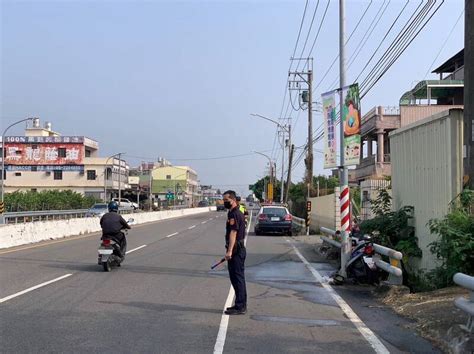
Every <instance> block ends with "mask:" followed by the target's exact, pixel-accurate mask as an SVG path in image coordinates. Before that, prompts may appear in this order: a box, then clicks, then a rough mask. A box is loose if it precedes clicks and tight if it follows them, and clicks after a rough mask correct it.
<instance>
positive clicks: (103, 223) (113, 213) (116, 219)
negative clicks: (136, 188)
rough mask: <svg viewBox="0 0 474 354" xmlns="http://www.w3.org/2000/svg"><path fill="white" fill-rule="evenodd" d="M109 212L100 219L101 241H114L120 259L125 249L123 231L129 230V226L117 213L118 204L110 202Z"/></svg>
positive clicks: (125, 242)
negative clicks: (105, 239)
mask: <svg viewBox="0 0 474 354" xmlns="http://www.w3.org/2000/svg"><path fill="white" fill-rule="evenodd" d="M108 209H109V212H108V213H106V214H104V216H102V218H101V219H100V227H101V228H102V238H101V240H102V239H104V238H111V239H113V240H114V241H116V242H118V244H119V245H120V255H119V257H121V258H122V259H123V258H124V256H125V251H126V247H127V239H126V238H125V235H124V233H123V232H122V230H123V229H130V228H131V227H130V225H128V223H127V222H126V221H125V219H124V218H123V217H122V215H120V214H119V213H118V209H119V206H118V203H117V202H115V201H111V202H110V203H109V204H108Z"/></svg>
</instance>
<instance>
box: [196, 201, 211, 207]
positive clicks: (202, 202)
mask: <svg viewBox="0 0 474 354" xmlns="http://www.w3.org/2000/svg"><path fill="white" fill-rule="evenodd" d="M208 206H209V202H208V201H207V200H201V201H200V202H199V203H198V207H199V208H203V207H208Z"/></svg>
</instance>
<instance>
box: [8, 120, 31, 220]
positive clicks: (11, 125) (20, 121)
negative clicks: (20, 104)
mask: <svg viewBox="0 0 474 354" xmlns="http://www.w3.org/2000/svg"><path fill="white" fill-rule="evenodd" d="M31 120H33V118H25V119H21V120H19V121H17V122H15V123H13V124H10V125H9V126H8V127H7V128H6V129H5V130H4V131H3V133H2V204H3V202H4V201H5V196H4V194H5V176H6V173H5V135H6V134H7V131H8V130H9V129H10V128H11V127H13V126H15V125H17V124H20V123H23V122H28V121H31ZM1 221H2V224H3V221H4V217H3V214H2V219H1Z"/></svg>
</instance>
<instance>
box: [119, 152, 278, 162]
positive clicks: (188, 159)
mask: <svg viewBox="0 0 474 354" xmlns="http://www.w3.org/2000/svg"><path fill="white" fill-rule="evenodd" d="M269 151H270V150H262V152H269ZM251 155H255V153H254V152H248V153H245V154H238V155H227V156H216V157H202V158H187V159H186V158H179V159H176V158H167V160H170V161H210V160H224V159H232V158H237V157H243V156H251ZM126 156H127V157H131V158H135V159H143V160H155V159H156V157H149V156H147V157H146V156H134V155H129V154H126Z"/></svg>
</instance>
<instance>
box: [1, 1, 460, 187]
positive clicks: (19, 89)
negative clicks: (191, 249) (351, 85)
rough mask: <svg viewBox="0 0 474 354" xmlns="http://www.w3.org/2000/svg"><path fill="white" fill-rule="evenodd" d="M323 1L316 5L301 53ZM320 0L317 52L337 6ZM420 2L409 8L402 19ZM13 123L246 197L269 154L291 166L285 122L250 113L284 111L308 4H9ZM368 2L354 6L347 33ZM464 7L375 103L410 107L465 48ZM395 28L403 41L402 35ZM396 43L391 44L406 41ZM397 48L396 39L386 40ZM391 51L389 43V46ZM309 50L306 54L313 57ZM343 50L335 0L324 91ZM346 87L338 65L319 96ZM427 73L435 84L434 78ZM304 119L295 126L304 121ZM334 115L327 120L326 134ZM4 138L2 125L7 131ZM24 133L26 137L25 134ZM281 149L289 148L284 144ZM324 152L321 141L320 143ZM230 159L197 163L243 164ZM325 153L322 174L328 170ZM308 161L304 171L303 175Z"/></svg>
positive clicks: (408, 60) (366, 52)
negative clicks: (165, 165)
mask: <svg viewBox="0 0 474 354" xmlns="http://www.w3.org/2000/svg"><path fill="white" fill-rule="evenodd" d="M317 3H318V1H316V0H310V1H309V5H308V10H307V15H306V21H305V25H304V26H303V30H302V35H301V40H300V46H299V48H298V50H297V55H299V53H300V51H301V49H302V44H303V43H304V39H305V38H306V33H307V32H308V27H309V23H310V20H311V17H312V14H313V11H314V9H315V6H316V4H317ZM326 3H327V1H326V0H321V1H320V4H319V9H318V12H317V14H316V17H315V21H314V25H313V31H312V34H311V36H310V37H309V42H308V46H307V47H308V49H309V47H310V44H312V42H313V38H314V36H315V33H316V31H317V27H318V26H319V23H320V20H321V17H322V14H323V12H324V9H325V7H326ZM383 3H384V2H383V1H382V0H374V1H372V4H371V6H370V7H369V10H368V12H367V15H366V17H365V18H364V20H363V21H362V22H361V25H360V27H359V28H358V30H357V31H356V32H355V34H354V36H353V38H352V39H351V41H350V43H349V44H348V45H347V51H348V56H350V55H351V54H353V53H354V51H355V48H356V47H357V45H358V44H359V42H360V41H361V39H362V38H363V36H364V34H365V33H366V31H367V29H368V28H369V25H370V23H371V21H372V20H373V18H374V17H375V15H376V13H377V11H378V10H379V8H381V6H382V5H383ZM405 3H406V1H401V0H395V1H393V0H392V1H390V3H389V5H388V8H387V10H386V12H385V14H384V16H383V17H382V19H381V21H380V23H379V24H378V27H377V28H376V30H375V31H374V32H373V34H372V35H371V37H370V39H369V41H368V42H367V44H366V46H365V47H364V48H363V49H362V51H361V52H360V54H359V56H358V57H357V59H356V60H355V61H354V63H353V65H352V67H351V68H350V69H349V70H348V81H350V80H354V79H355V77H356V76H357V75H358V74H359V73H360V71H361V70H362V68H363V67H364V63H365V62H366V61H367V60H368V58H369V56H370V54H371V53H372V51H373V50H374V49H375V48H376V47H377V45H378V43H379V41H380V40H381V39H382V37H383V35H384V33H385V31H386V30H387V29H388V28H389V27H390V25H391V23H392V21H393V20H394V19H395V17H396V15H397V14H398V13H399V11H400V10H401V9H402V7H403V6H404V5H405ZM419 3H420V0H417V1H410V2H409V4H408V6H407V8H406V10H405V12H404V13H403V14H402V16H401V18H400V22H399V24H402V23H404V22H405V21H406V20H407V19H408V17H409V16H410V15H411V14H412V13H413V11H414V9H415V8H416V7H417V6H418V4H419ZM1 4H2V5H1V11H2V14H1V31H2V34H1V42H2V43H1V44H2V46H1V50H2V52H1V111H0V117H1V125H2V126H5V125H7V123H11V122H14V121H15V120H18V119H21V118H23V117H28V116H37V117H40V118H41V119H42V121H43V122H44V121H51V122H52V124H53V129H54V130H56V131H59V132H61V133H62V134H63V135H85V136H88V137H91V138H93V139H96V140H98V141H99V143H100V149H101V153H102V155H103V156H108V155H110V154H113V153H116V152H121V151H124V152H126V153H127V154H128V156H129V157H128V158H127V159H128V161H129V162H130V164H131V165H137V164H138V163H139V162H140V161H142V160H144V161H146V160H156V159H157V158H158V157H165V158H167V159H169V160H171V161H172V162H173V163H175V164H187V165H190V166H191V167H193V168H194V169H195V170H196V171H197V172H198V174H199V179H200V180H201V183H203V184H213V185H215V186H220V187H221V188H227V187H233V188H236V189H237V190H238V191H239V192H240V193H244V192H246V191H247V188H246V186H247V185H248V184H249V183H253V182H255V181H256V180H257V179H258V178H260V177H262V176H263V175H264V169H265V164H266V159H265V158H264V157H262V156H259V155H254V154H253V155H251V154H250V153H251V152H252V151H254V150H256V151H263V152H266V153H268V154H271V155H272V156H273V157H275V158H278V160H277V164H278V169H280V165H281V162H280V161H281V152H277V151H276V150H272V148H273V147H274V136H275V127H274V126H273V125H272V124H271V123H269V122H266V121H263V120H258V119H256V118H253V117H250V115H249V114H250V113H252V112H254V113H259V114H262V115H266V116H269V117H273V118H277V117H278V116H279V115H280V111H281V106H282V100H283V93H284V88H285V83H286V77H287V71H288V66H289V58H290V56H291V55H292V54H293V48H294V45H295V41H296V36H297V34H298V29H299V24H300V21H301V17H302V13H303V9H304V5H305V1H304V0H298V1H296V0H293V1H258V0H255V1H196V0H195V1H191V0H190V1H112V0H109V1H105V0H104V1H82V0H76V1H52V2H42V1H32V2H28V1H5V0H3V1H1ZM368 4H369V1H368V0H364V1H347V32H348V34H349V33H350V32H351V31H352V29H353V28H354V26H355V25H356V22H357V20H358V19H359V17H360V16H361V14H362V12H363V11H364V9H365V8H366V7H367V6H368ZM463 6H464V0H446V1H445V3H444V4H443V6H442V8H441V10H440V11H439V12H438V13H437V14H436V15H435V16H434V17H433V19H432V21H431V22H430V23H429V24H428V25H427V27H426V28H425V29H424V30H423V31H422V33H421V34H420V36H419V37H418V38H417V39H415V41H414V42H413V43H412V45H411V47H410V48H409V49H408V50H407V51H406V52H405V53H404V54H403V56H402V57H401V58H400V60H399V61H398V62H397V63H396V64H395V65H394V66H393V67H392V68H391V69H390V71H389V72H388V73H387V74H386V75H385V76H384V78H383V79H382V80H381V81H380V82H379V83H378V84H377V85H376V86H375V87H374V88H373V90H372V91H371V92H370V93H369V94H368V95H367V96H366V97H365V98H364V100H363V101H362V110H363V112H366V111H368V110H369V109H371V108H372V107H373V106H375V105H392V106H393V105H397V104H398V100H399V98H400V96H401V95H402V94H403V93H404V92H405V91H407V90H409V89H410V88H412V86H413V85H414V84H415V83H416V81H419V80H422V79H423V78H424V77H425V73H426V72H427V70H428V69H429V68H430V65H431V63H432V62H433V60H434V59H435V57H436V55H437V54H438V52H439V51H440V49H442V50H441V53H440V55H439V58H438V59H437V60H436V62H435V64H434V66H436V65H439V64H441V63H442V62H443V61H444V60H446V59H448V58H449V57H450V56H452V55H453V54H455V53H456V52H457V51H459V50H460V49H462V48H463V43H464V38H463V37H464V17H462V18H461V20H460V21H459V22H458V24H457V26H456V27H455V28H454V31H453V33H452V35H451V37H450V39H449V40H448V42H447V44H446V45H445V46H444V47H443V48H442V44H443V42H444V41H445V40H446V38H447V37H448V34H449V32H450V30H451V29H452V28H453V26H454V24H455V22H456V20H457V19H458V17H459V15H460V14H461V11H462V10H463ZM400 28H401V27H400V26H397V27H395V29H396V30H394V32H393V34H394V35H395V34H396V33H398V31H399V30H400ZM393 38H394V36H389V37H388V39H393ZM384 43H387V44H388V43H389V42H388V41H387V42H384ZM384 48H386V45H385V46H383V47H382V49H384ZM308 49H306V51H305V54H306V52H307V51H308ZM337 50H338V1H334V0H333V1H331V4H330V6H329V10H328V12H327V16H326V21H325V23H324V25H323V26H322V29H321V33H320V36H319V39H318V41H317V43H316V46H315V49H314V51H313V53H312V56H313V57H314V63H315V64H314V76H315V79H314V81H315V83H318V82H319V81H320V78H321V77H322V75H323V74H324V72H325V71H326V69H327V68H328V67H329V65H330V63H331V62H332V60H333V59H334V57H335V56H336V55H337ZM337 78H338V65H335V66H334V68H333V70H332V71H331V73H330V74H329V75H328V78H327V79H326V80H325V81H324V82H323V83H322V84H321V86H320V87H319V88H318V90H317V95H316V97H315V99H318V100H319V97H318V96H319V94H320V93H321V92H324V91H326V90H327V89H329V88H330V87H331V83H332V82H333V81H335V80H336V79H337ZM428 78H435V77H434V76H433V75H431V74H430V75H429V76H428ZM290 115H291V116H292V117H293V125H294V127H295V129H294V137H293V141H294V143H295V144H296V145H297V146H299V145H303V144H304V143H305V136H306V133H307V127H306V122H307V120H306V113H305V112H303V113H300V116H299V119H298V121H297V122H296V117H297V115H298V114H297V113H296V112H291V114H290ZM295 123H296V124H295ZM320 124H321V116H320V115H318V114H316V115H315V116H314V127H315V128H316V127H318V126H319V125H320ZM2 130H3V129H2ZM12 133H21V130H18V129H17V131H13V132H12ZM277 146H278V144H277ZM315 148H316V149H319V148H321V146H320V144H318V145H316V146H315ZM243 154H248V155H246V156H240V157H237V158H228V159H218V160H194V161H184V159H202V158H213V157H221V156H233V155H243ZM322 165H323V161H322V155H321V154H318V153H315V163H314V166H315V174H318V173H328V171H324V170H323V169H322ZM303 174H304V164H303V162H301V163H300V165H299V166H298V167H297V169H296V171H295V173H294V180H296V181H299V180H301V178H302V176H303Z"/></svg>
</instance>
